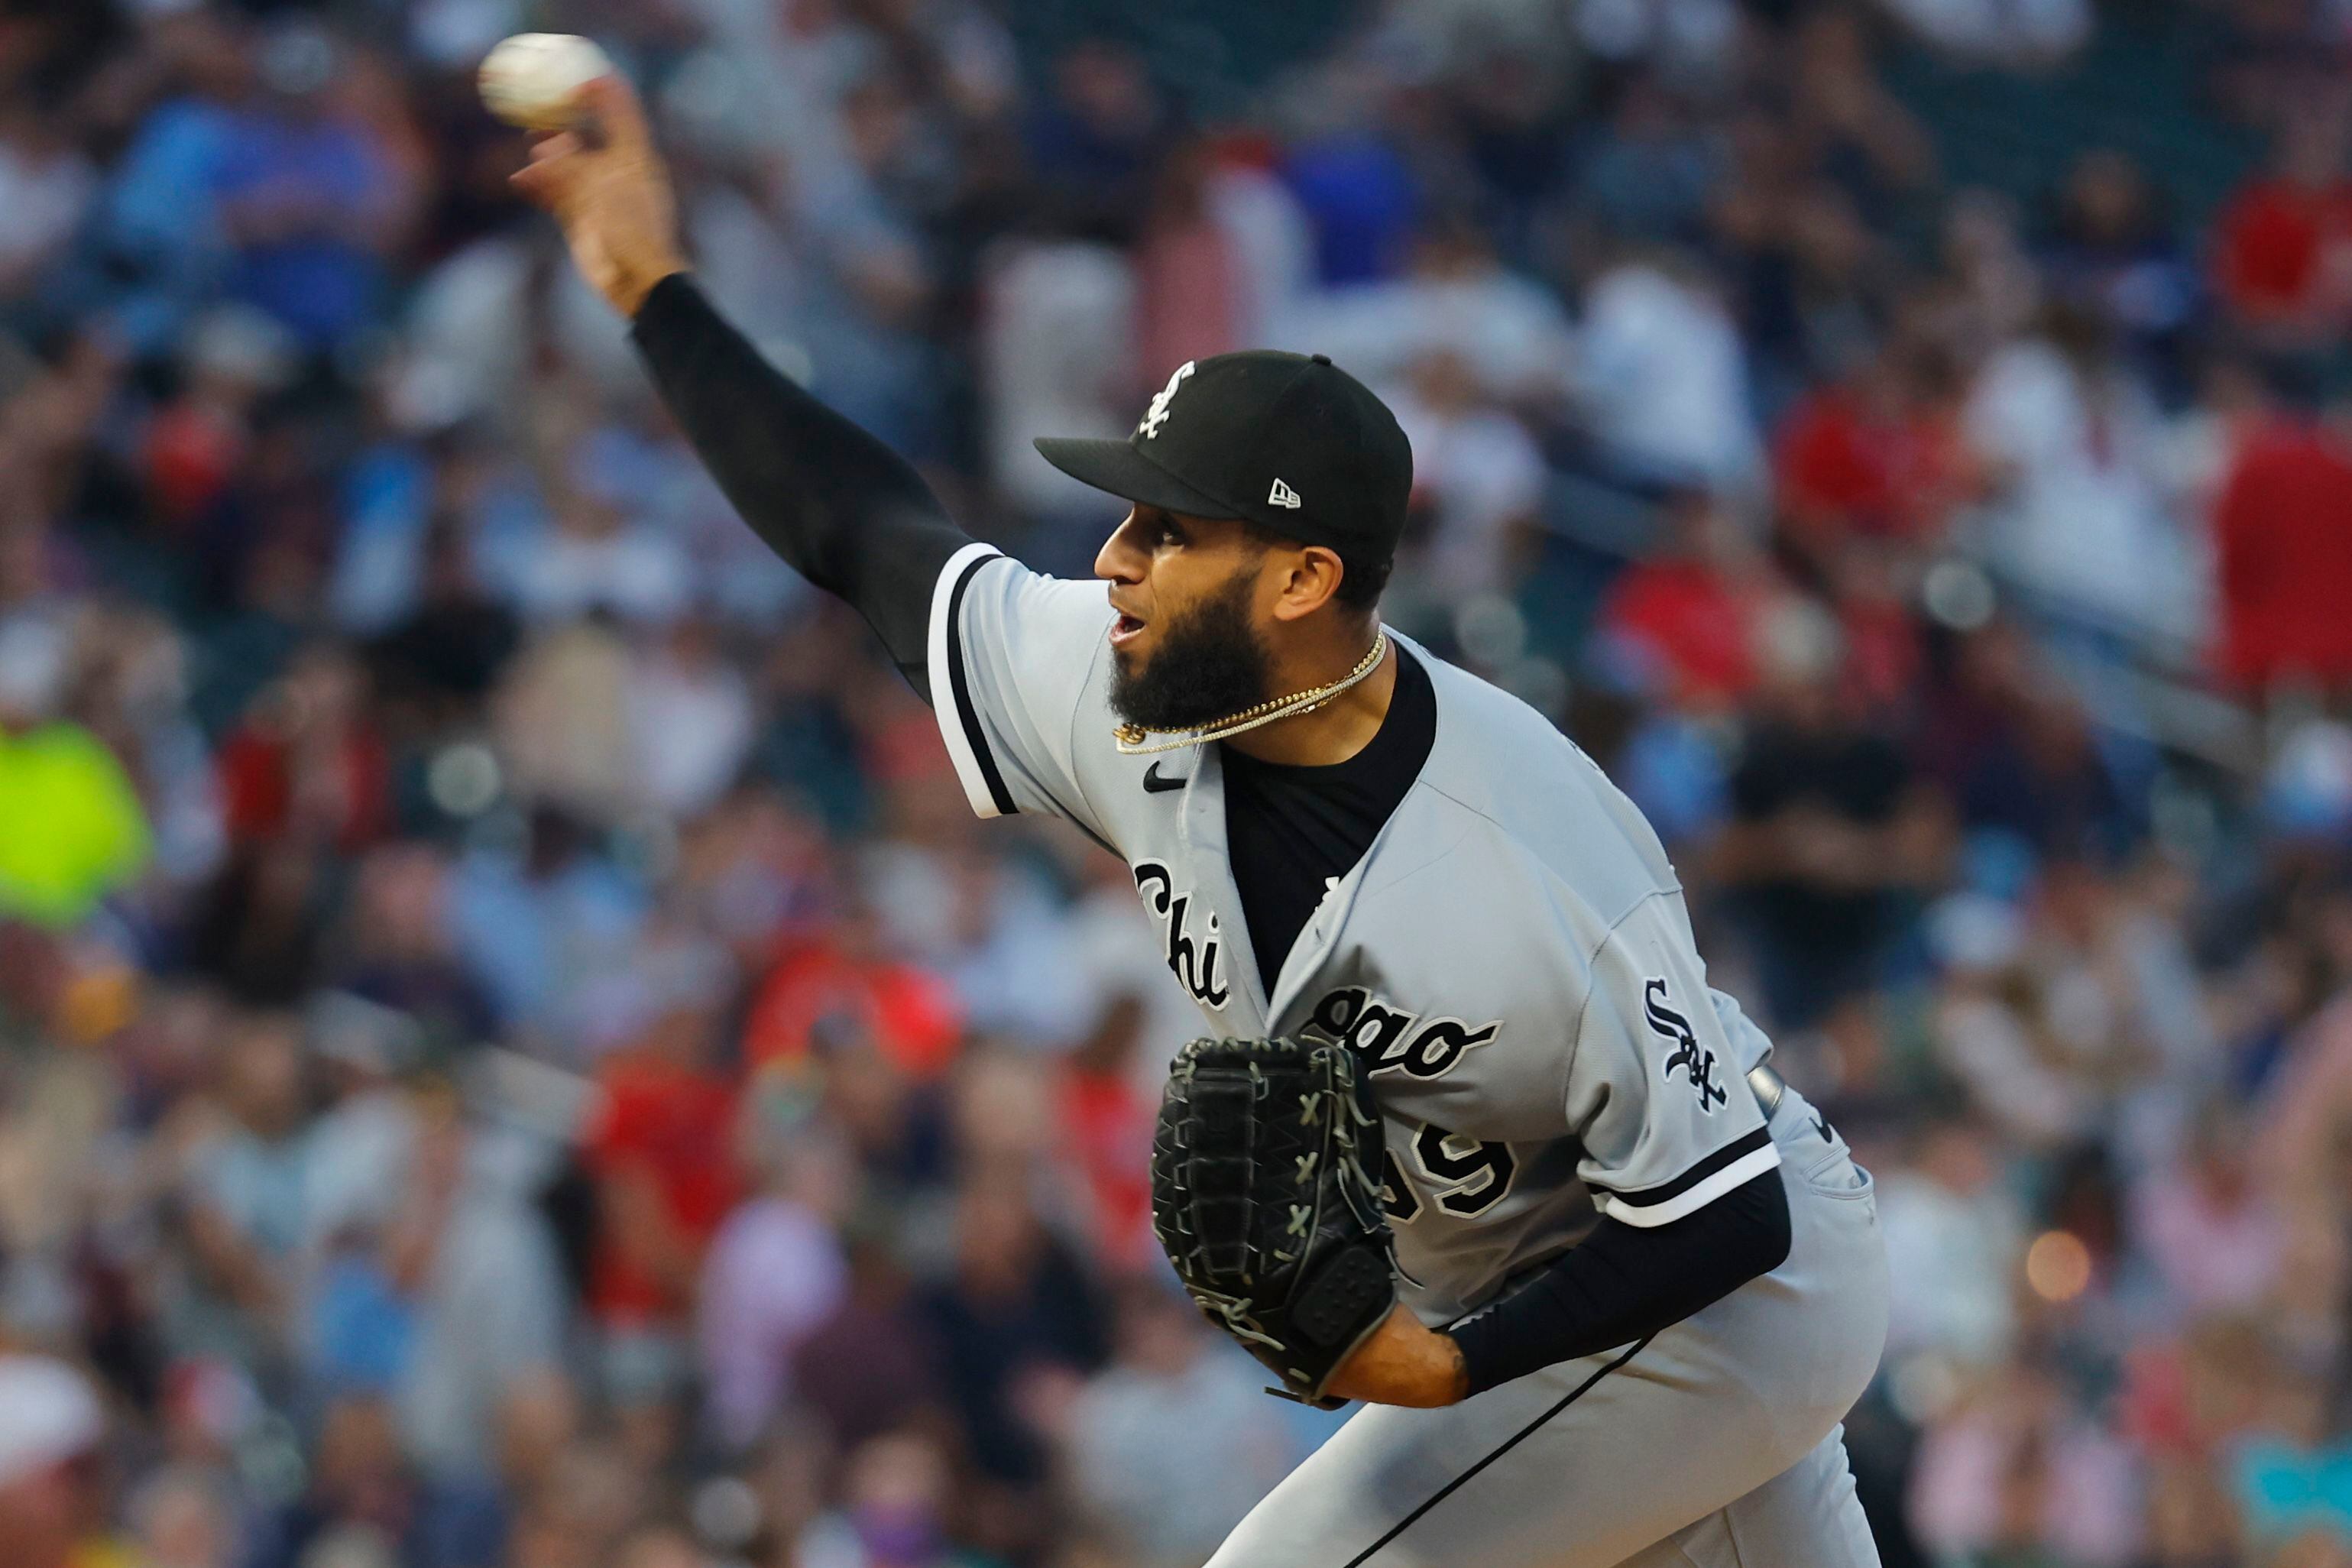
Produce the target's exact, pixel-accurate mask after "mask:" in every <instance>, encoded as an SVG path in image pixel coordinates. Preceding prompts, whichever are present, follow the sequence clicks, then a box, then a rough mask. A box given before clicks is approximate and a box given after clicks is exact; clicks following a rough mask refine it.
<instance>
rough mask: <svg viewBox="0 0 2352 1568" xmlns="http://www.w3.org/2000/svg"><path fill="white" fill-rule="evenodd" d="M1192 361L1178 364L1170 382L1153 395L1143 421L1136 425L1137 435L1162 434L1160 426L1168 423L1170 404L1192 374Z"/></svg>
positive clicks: (1169, 379)
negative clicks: (1178, 389) (1185, 379)
mask: <svg viewBox="0 0 2352 1568" xmlns="http://www.w3.org/2000/svg"><path fill="white" fill-rule="evenodd" d="M1192 363H1193V362H1192V361H1191V360H1186V361H1185V362H1184V363H1182V364H1180V365H1178V366H1177V367H1176V374H1174V375H1171V376H1170V377H1169V378H1168V384H1167V385H1165V386H1163V387H1161V388H1160V390H1159V391H1157V392H1155V393H1153V394H1152V395H1151V406H1150V408H1148V409H1146V410H1145V411H1144V414H1143V423H1142V424H1140V425H1139V426H1136V427H1135V433H1136V434H1137V435H1139V436H1157V435H1159V434H1160V426H1162V425H1165V424H1167V423H1168V405H1170V404H1171V403H1173V402H1174V401H1175V400H1176V389H1177V388H1178V387H1180V386H1181V385H1183V384H1184V378H1185V377H1186V376H1188V375H1190V374H1192Z"/></svg>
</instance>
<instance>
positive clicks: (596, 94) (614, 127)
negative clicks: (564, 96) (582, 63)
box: [580, 71, 653, 151]
mask: <svg viewBox="0 0 2352 1568" xmlns="http://www.w3.org/2000/svg"><path fill="white" fill-rule="evenodd" d="M580 97H581V100H582V101H583V102H584V103H586V104H587V105H588V107H589V108H590V109H591V110H593V111H594V112H595V115H596V124H597V127H598V129H600V130H601V131H603V132H604V144H605V145H606V146H608V147H628V148H631V149H634V150H639V151H642V150H645V149H647V148H649V147H651V145H652V143H653V133H652V132H649V131H647V130H646V110H645V105H644V104H642V103H640V102H639V101H638V100H637V89H635V88H634V87H631V86H630V85H629V79H628V78H626V77H625V76H622V75H621V74H620V73H619V72H617V71H615V72H613V73H612V74H610V75H606V76H600V77H596V78H594V79H592V80H589V81H585V82H583V83H582V84H581V86H580Z"/></svg>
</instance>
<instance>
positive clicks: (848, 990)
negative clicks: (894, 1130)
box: [743, 910, 963, 1078]
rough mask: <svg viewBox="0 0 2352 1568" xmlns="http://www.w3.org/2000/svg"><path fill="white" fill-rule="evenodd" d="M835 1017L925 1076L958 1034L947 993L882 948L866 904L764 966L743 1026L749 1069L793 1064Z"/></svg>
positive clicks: (959, 1019) (957, 1015) (957, 1012)
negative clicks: (772, 964) (768, 967)
mask: <svg viewBox="0 0 2352 1568" xmlns="http://www.w3.org/2000/svg"><path fill="white" fill-rule="evenodd" d="M835 1024H843V1025H846V1026H849V1028H850V1030H851V1031H852V1033H853V1034H854V1035H855V1036H856V1037H862V1038H866V1039H870V1040H872V1041H873V1042H874V1044H875V1045H876V1046H877V1047H879V1048H880V1049H881V1051H882V1054H883V1055H884V1056H885V1057H886V1058H888V1059H889V1061H890V1063H891V1065H893V1066H894V1067H896V1068H898V1070H899V1071H901V1072H903V1073H906V1074H908V1075H909V1076H912V1077H915V1078H930V1077H933V1076H935V1075H937V1074H938V1073H939V1071H940V1069H941V1068H945V1067H946V1066H947V1064H948V1062H949V1060H950V1058H952V1057H953V1056H954V1054H955V1047H956V1042H957V1041H958V1040H960V1039H961V1038H962V1036H963V1016H962V1012H961V1008H960V1007H959V1006H958V1005H957V1002H956V998H955V995H954V993H953V992H952V991H950V989H949V987H948V984H947V983H946V982H945V981H943V980H941V979H940V977H939V976H937V975H935V974H933V973H930V972H929V971H928V970H924V969H920V968H918V967H916V966H915V965H914V964H911V963H904V962H902V961H900V960H898V959H896V958H893V957H890V956H888V955H887V953H886V952H885V950H884V949H883V947H882V943H881V936H880V931H879V928H878V922H877V919H876V917H875V916H874V915H873V913H872V912H871V911H867V910H856V911H853V912H851V913H849V914H847V915H845V916H844V917H843V918H842V919H841V920H839V921H835V922H834V923H833V924H832V925H831V926H829V927H828V928H826V929H825V930H824V931H821V932H818V933H814V934H813V935H811V936H810V937H808V938H807V939H806V940H804V941H802V942H795V943H791V944H788V945H787V946H786V947H785V949H784V951H783V952H782V955H781V956H779V957H778V958H777V960H776V964H775V967H774V968H772V969H771V970H770V971H769V972H768V977H767V980H766V981H765V982H764V983H763V984H761V987H760V994H759V996H758V998H757V999H756V1000H755V1001H753V1003H752V1004H751V1016H750V1017H749V1018H748V1019H747V1020H746V1021H745V1023H744V1026H743V1062H744V1066H745V1067H747V1068H751V1069H753V1070H755V1071H756V1070H760V1069H762V1068H772V1067H776V1066H779V1065H783V1066H793V1065H797V1064H799V1063H800V1062H802V1061H803V1059H804V1058H807V1057H808V1055H809V1054H810V1052H811V1051H812V1050H813V1049H816V1048H819V1047H821V1046H822V1044H823V1039H822V1038H821V1035H822V1033H823V1032H824V1031H826V1030H827V1029H828V1028H829V1027H831V1026H834V1025H835Z"/></svg>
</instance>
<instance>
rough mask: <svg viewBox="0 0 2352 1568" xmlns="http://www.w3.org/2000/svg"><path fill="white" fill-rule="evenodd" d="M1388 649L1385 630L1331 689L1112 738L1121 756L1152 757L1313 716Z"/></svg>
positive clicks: (1127, 728)
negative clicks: (1196, 723)
mask: <svg viewBox="0 0 2352 1568" xmlns="http://www.w3.org/2000/svg"><path fill="white" fill-rule="evenodd" d="M1388 650H1389V634H1388V633H1387V632H1385V631H1383V632H1381V634H1380V636H1378V637H1374V638H1373V639H1372V647H1371V651H1370V652H1369V653H1367V654H1365V655H1364V657H1363V659H1362V660H1361V662H1360V663H1359V664H1358V665H1357V666H1356V668H1353V669H1351V670H1349V672H1348V673H1347V674H1345V675H1343V676H1341V677H1340V678H1339V679H1337V680H1335V681H1332V682H1331V683H1330V684H1329V685H1328V686H1318V687H1314V688H1312V689H1309V690H1306V691H1300V692H1296V693H1294V694H1292V695H1291V696H1288V697H1277V698H1276V699H1275V700H1273V701H1271V702H1261V703H1259V704H1258V705H1257V706H1256V707H1255V708H1244V709H1243V710H1241V711H1240V712H1238V713H1235V714H1234V715H1233V716H1232V717H1230V718H1225V719H1220V720H1218V721H1216V722H1214V723H1213V724H1203V725H1202V726H1201V727H1200V728H1199V729H1197V730H1150V729H1146V728H1145V727H1144V726H1143V725H1141V724H1134V723H1128V724H1121V725H1118V727H1117V728H1115V729H1113V730H1112V731H1111V732H1110V736H1111V739H1112V740H1113V741H1114V742H1117V743H1118V751H1119V755H1121V756H1125V757H1148V756H1150V755H1151V754H1152V753H1153V752H1174V751H1181V749H1183V748H1184V747H1186V746H1199V745H1205V744H1206V743H1207V742H1211V741H1222V740H1224V739H1226V738H1227V737H1229V736H1233V735H1238V734H1241V733H1242V732H1244V731H1248V730H1255V729H1256V728H1257V727H1258V726H1259V725H1261V724H1271V723H1273V722H1274V721H1276V720H1277V719H1293V718H1296V717H1297V716H1298V715H1299V714H1301V713H1312V712H1314V711H1315V710H1317V709H1318V708H1320V707H1322V706H1323V704H1325V703H1326V702H1328V701H1330V700H1332V699H1333V698H1335V697H1337V696H1339V694H1340V693H1341V692H1343V691H1345V690H1347V689H1348V688H1349V687H1351V686H1353V685H1355V684H1356V682H1358V681H1360V680H1361V679H1364V677H1366V676H1368V675H1370V674H1371V673H1372V671H1374V670H1375V669H1378V668H1380V667H1381V655H1382V654H1384V653H1386V652H1388ZM1153 735H1173V736H1175V737H1176V738H1175V739H1174V740H1172V741H1161V742H1158V743H1156V744H1151V745H1147V744H1145V741H1146V740H1147V739H1148V738H1149V737H1150V736H1153Z"/></svg>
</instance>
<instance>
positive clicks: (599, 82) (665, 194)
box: [511, 76, 686, 316]
mask: <svg viewBox="0 0 2352 1568" xmlns="http://www.w3.org/2000/svg"><path fill="white" fill-rule="evenodd" d="M580 98H581V100H582V102H583V105H584V106H585V107H586V109H587V110H588V113H589V120H590V125H589V128H588V129H587V130H586V131H584V132H583V131H559V132H555V133H553V134H552V135H546V136H541V137H539V138H538V139H536V140H535V141H533V142H532V143H531V147H530V163H529V164H527V165H525V166H524V167H523V168H521V169H519V170H517V171H516V172H515V173H514V174H513V175H512V176H511V178H512V179H513V181H514V185H515V188H516V189H517V190H519V191H520V192H522V194H523V195H526V196H528V197H530V199H531V200H532V201H534V202H536V203H538V204H539V205H541V206H543V207H545V208H547V210H548V211H550V212H551V213H553V214H554V215H555V221H556V223H557V224H558V225H560V226H562V230H563V238H564V240H565V242H566V243H567V244H569V245H570V246H571V247H572V261H573V263H574V264H575V265H576V266H578V267H579V268H580V274H581V276H582V277H583V278H585V279H588V281H589V282H590V283H591V284H592V285H593V286H594V288H595V289H596V292H598V293H599V294H602V295H604V298H605V300H608V301H609V302H610V303H611V304H612V307H613V309H614V310H618V311H619V312H620V313H621V314H622V315H624V316H635V314H636V313H637V310H638V308H639V307H640V306H642V305H643V304H644V303H645V300H646V295H648V294H650V293H652V292H653V288H654V285H655V284H656V283H658V282H660V281H661V280H662V279H665V278H667V277H669V276H671V275H672V274H674V273H678V272H683V271H685V270H686V249H685V247H684V246H682V245H680V244H679V243H678V237H677V197H676V196H675V195H672V193H671V190H670V180H669V169H668V166H667V164H665V163H663V162H662V157H661V153H659V152H658V151H657V150H656V148H655V146H654V142H653V135H652V133H651V132H648V131H647V130H646V115H645V106H644V105H643V104H641V103H639V102H638V101H637V93H636V89H635V88H633V87H631V86H630V85H629V84H628V82H627V81H626V80H625V79H623V78H621V77H618V76H602V77H598V78H597V79H595V80H593V81H592V82H589V83H588V84H587V85H586V86H584V87H583V88H582V89H580Z"/></svg>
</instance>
